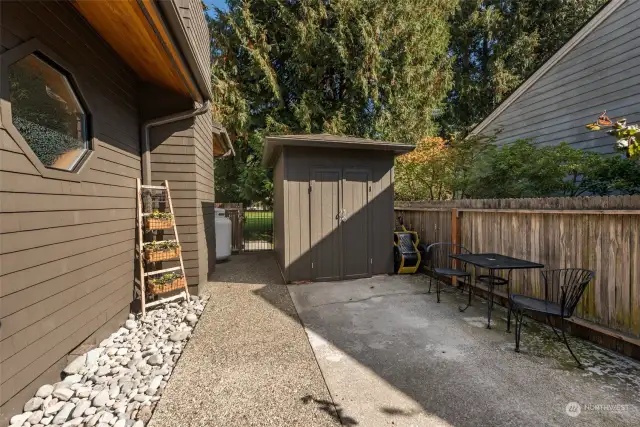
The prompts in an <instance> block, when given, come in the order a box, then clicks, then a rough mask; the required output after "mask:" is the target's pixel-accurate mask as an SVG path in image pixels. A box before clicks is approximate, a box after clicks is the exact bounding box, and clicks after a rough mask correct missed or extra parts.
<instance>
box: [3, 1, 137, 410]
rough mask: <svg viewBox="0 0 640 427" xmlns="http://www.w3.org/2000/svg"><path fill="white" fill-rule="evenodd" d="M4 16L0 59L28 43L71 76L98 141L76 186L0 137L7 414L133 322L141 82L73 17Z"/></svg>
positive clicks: (40, 8) (45, 8) (54, 7)
mask: <svg viewBox="0 0 640 427" xmlns="http://www.w3.org/2000/svg"><path fill="white" fill-rule="evenodd" d="M0 7H1V8H2V9H1V11H0V16H1V17H2V21H1V23H0V32H1V38H0V44H1V47H0V51H2V52H4V51H6V50H9V49H11V48H14V47H16V46H18V45H19V44H21V43H23V42H24V41H26V40H29V39H31V38H34V37H35V38H38V39H39V40H40V41H41V42H43V43H44V44H45V45H47V46H48V47H49V48H50V49H51V50H53V51H54V52H55V53H56V54H57V55H58V56H60V57H61V58H63V59H64V60H65V61H66V62H67V63H68V64H69V65H70V66H72V67H73V69H74V77H75V79H76V80H77V81H78V84H79V86H80V88H81V90H82V95H83V97H84V98H85V99H86V101H87V104H88V105H89V107H90V108H91V111H90V113H91V116H92V119H93V134H94V137H95V143H94V147H93V148H94V151H95V153H94V155H93V157H92V158H91V159H90V161H89V162H88V163H87V164H86V168H88V170H87V171H85V172H83V175H82V181H81V182H71V181H60V180H55V179H49V178H44V177H42V175H41V174H40V173H39V172H38V169H36V168H35V166H33V164H31V163H30V161H29V160H28V158H27V157H26V156H25V155H24V153H23V151H22V150H21V149H20V147H19V145H18V144H17V143H16V142H15V141H14V140H13V139H12V137H11V136H10V135H9V134H8V133H7V132H6V131H5V130H4V129H0V141H1V144H0V204H1V205H2V211H1V213H0V280H1V282H2V283H1V286H0V318H1V321H2V327H1V328H0V381H1V385H0V405H2V413H3V415H10V414H12V413H15V412H16V411H17V410H18V409H21V408H19V407H18V406H19V405H21V404H23V403H24V402H23V401H21V399H20V397H22V396H26V395H29V394H32V393H33V392H34V391H35V389H36V388H37V387H38V386H39V385H41V384H40V383H39V382H38V381H36V379H37V378H38V377H40V376H41V375H42V374H43V373H45V372H47V371H50V372H51V371H56V370H57V368H58V365H59V364H61V363H62V364H63V362H64V357H65V355H66V354H67V353H69V352H70V351H71V350H72V349H73V348H75V347H76V346H78V345H79V344H80V343H82V342H83V341H86V340H87V339H88V338H89V337H92V336H95V334H96V331H101V332H100V333H99V334H98V335H104V334H106V333H108V332H109V331H108V328H106V329H105V325H111V326H112V327H114V328H115V327H117V325H112V323H118V322H120V321H121V320H122V314H123V313H125V316H126V312H128V308H129V303H130V302H131V299H132V280H133V275H134V273H133V265H134V263H133V252H134V235H135V234H134V229H135V209H136V198H135V179H136V178H138V177H140V152H139V136H138V135H139V123H138V109H137V106H136V105H137V103H136V96H137V89H136V88H137V83H136V78H135V76H134V75H133V73H132V72H131V71H130V70H129V69H128V68H127V67H126V66H125V65H124V64H123V63H122V62H121V61H120V60H119V59H118V58H117V57H116V56H115V54H114V53H113V52H112V50H111V49H110V48H109V47H108V46H106V44H105V43H104V42H103V41H102V40H101V39H100V38H99V37H98V36H97V35H96V34H95V33H94V31H93V30H92V29H91V28H90V27H89V26H88V25H87V24H86V23H85V21H84V20H83V19H82V17H80V16H79V15H78V14H77V12H76V11H75V10H74V8H73V7H72V6H71V5H70V4H69V3H66V2H61V3H58V2H51V1H46V2H37V1H29V2H20V3H14V2H1V3H0ZM97 338H101V337H100V336H98V337H96V339H97ZM57 364H58V365H57Z"/></svg>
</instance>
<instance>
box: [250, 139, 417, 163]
mask: <svg viewBox="0 0 640 427" xmlns="http://www.w3.org/2000/svg"><path fill="white" fill-rule="evenodd" d="M284 146H291V147H316V148H331V149H345V148H347V149H354V150H375V151H391V152H393V153H394V154H404V153H408V152H409V151H412V150H413V149H414V148H415V146H413V145H410V144H396V143H393V142H385V141H376V140H373V139H367V138H356V137H353V136H340V135H329V134H326V133H323V134H311V135H281V136H269V137H267V138H266V140H265V144H264V148H263V150H262V164H263V166H267V167H271V166H273V165H274V164H275V162H276V160H277V159H278V156H279V155H280V152H281V151H282V147H284Z"/></svg>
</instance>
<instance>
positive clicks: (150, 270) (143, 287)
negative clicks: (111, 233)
mask: <svg viewBox="0 0 640 427" xmlns="http://www.w3.org/2000/svg"><path fill="white" fill-rule="evenodd" d="M144 190H149V191H151V192H153V191H155V192H158V194H159V195H161V197H162V196H166V198H165V199H164V201H166V203H167V204H168V207H169V212H170V213H171V217H172V222H173V225H172V228H173V234H174V236H175V239H174V240H175V242H176V244H177V245H178V248H180V240H179V239H178V228H177V226H176V221H175V213H174V211H173V203H172V202H171V191H170V190H169V182H168V181H164V183H163V184H162V185H141V183H140V179H137V193H138V216H137V227H138V244H137V245H136V249H137V255H138V270H139V278H137V279H135V282H136V284H137V285H138V287H139V290H140V302H141V305H142V317H144V316H145V314H146V310H147V308H150V307H153V306H155V305H159V304H166V303H168V302H170V301H174V300H177V299H180V298H185V299H186V300H187V301H189V300H190V297H189V288H188V286H187V276H186V274H185V272H184V262H183V260H182V251H181V250H180V251H179V256H178V258H179V260H180V266H179V267H171V268H164V269H159V270H158V269H154V266H155V264H156V263H155V262H148V261H147V260H146V258H145V254H144V243H145V241H144V231H145V218H146V217H148V216H150V215H151V214H152V211H153V203H149V204H148V205H149V206H147V209H146V211H145V204H144V203H143V202H144V201H143V196H144V195H143V192H144ZM151 197H152V198H153V196H151ZM147 211H148V212H147ZM153 241H156V240H155V233H154V234H153ZM178 270H179V271H181V272H182V281H183V283H184V291H183V292H180V293H179V294H178V295H173V296H171V297H168V298H159V299H158V300H156V301H153V302H149V303H147V302H146V297H147V290H148V289H147V283H146V280H147V278H148V277H150V276H157V275H161V274H165V273H170V272H173V271H178ZM171 290H175V289H171ZM171 290H170V291H171ZM170 291H167V292H170ZM156 295H159V294H156Z"/></svg>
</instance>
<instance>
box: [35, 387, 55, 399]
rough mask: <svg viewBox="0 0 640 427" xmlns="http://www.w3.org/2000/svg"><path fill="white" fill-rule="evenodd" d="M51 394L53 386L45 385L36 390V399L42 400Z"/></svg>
mask: <svg viewBox="0 0 640 427" xmlns="http://www.w3.org/2000/svg"><path fill="white" fill-rule="evenodd" d="M51 393H53V386H52V385H51V384H45V385H43V386H41V387H40V388H39V389H38V391H37V392H36V397H41V398H43V399H44V398H45V397H49V396H50V395H51Z"/></svg>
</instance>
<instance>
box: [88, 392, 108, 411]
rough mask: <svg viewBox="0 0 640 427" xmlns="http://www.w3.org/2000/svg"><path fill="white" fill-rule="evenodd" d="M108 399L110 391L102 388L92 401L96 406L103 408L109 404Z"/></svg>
mask: <svg viewBox="0 0 640 427" xmlns="http://www.w3.org/2000/svg"><path fill="white" fill-rule="evenodd" d="M108 400H109V392H108V391H107V390H102V391H101V392H100V393H98V395H97V396H96V397H94V398H93V401H92V402H91V403H92V404H93V406H95V407H96V408H102V407H103V406H104V405H106V404H107V401H108Z"/></svg>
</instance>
